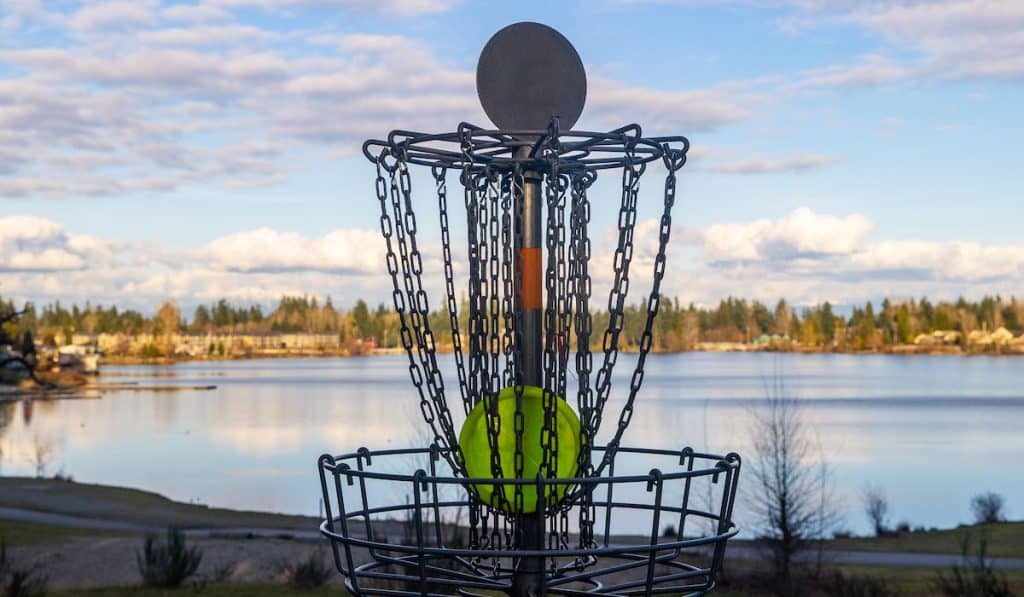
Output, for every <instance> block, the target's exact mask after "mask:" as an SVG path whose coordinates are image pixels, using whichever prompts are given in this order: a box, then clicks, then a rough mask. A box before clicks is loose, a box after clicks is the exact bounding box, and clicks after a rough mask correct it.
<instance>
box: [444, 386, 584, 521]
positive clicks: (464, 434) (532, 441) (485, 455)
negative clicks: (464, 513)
mask: <svg viewBox="0 0 1024 597" xmlns="http://www.w3.org/2000/svg"><path fill="white" fill-rule="evenodd" d="M554 403H555V408H556V414H555V421H556V433H557V436H558V458H557V463H556V471H555V472H556V475H557V476H558V478H561V479H565V478H572V477H575V476H576V469H577V458H578V457H579V454H580V420H579V418H578V417H577V416H576V413H575V412H573V410H572V407H571V406H569V404H568V403H567V402H566V401H565V400H562V399H561V398H558V397H557V396H556V397H554ZM488 406H489V401H487V400H481V401H480V402H478V403H477V405H476V406H475V407H473V410H471V411H470V413H469V416H468V417H466V422H465V423H464V424H463V425H462V431H461V432H460V433H459V447H460V448H461V449H462V455H463V457H464V458H465V462H466V471H467V473H468V475H469V477H470V478H472V479H493V478H494V475H493V474H492V472H491V446H490V442H489V441H488V439H487V408H488ZM522 412H523V426H524V429H523V438H522V447H523V476H522V478H523V479H530V480H533V479H536V478H537V473H538V472H539V471H540V470H541V465H542V464H543V461H544V450H543V448H542V446H541V442H540V436H541V429H542V428H543V427H544V390H542V389H541V388H538V387H535V386H523V398H522ZM515 413H516V391H515V388H512V387H508V388H505V389H503V390H502V391H501V392H499V393H498V420H499V421H500V423H501V427H500V430H499V432H498V452H499V455H500V458H501V472H502V478H505V479H514V478H515V477H516V471H515V450H516V434H515ZM472 487H473V490H474V491H475V492H476V494H477V496H478V497H479V498H480V501H482V502H483V503H485V504H490V505H491V506H493V507H495V508H504V509H511V508H514V504H515V486H514V485H511V484H510V485H503V486H499V491H504V493H505V500H504V501H505V502H506V503H505V504H503V503H502V500H501V499H499V496H498V495H495V486H494V485H493V484H490V483H477V484H474V485H473V486H472ZM546 487H547V490H546V491H545V501H546V502H547V504H549V505H550V504H555V503H557V502H559V501H561V499H562V498H564V497H565V494H566V493H568V491H569V489H570V486H569V485H568V484H551V485H547V486H546ZM522 488H523V507H522V512H520V514H529V513H531V512H536V511H537V488H536V486H534V485H533V484H529V485H523V486H522Z"/></svg>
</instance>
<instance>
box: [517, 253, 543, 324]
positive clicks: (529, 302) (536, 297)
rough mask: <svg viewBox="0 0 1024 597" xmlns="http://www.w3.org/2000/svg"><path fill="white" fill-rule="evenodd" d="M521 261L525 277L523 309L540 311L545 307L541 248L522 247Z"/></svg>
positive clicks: (521, 289) (522, 291)
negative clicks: (542, 289) (542, 292)
mask: <svg viewBox="0 0 1024 597" xmlns="http://www.w3.org/2000/svg"><path fill="white" fill-rule="evenodd" d="M519 260H520V263H522V264H523V270H522V271H523V277H522V278H521V283H522V286H521V287H520V292H521V293H522V296H523V309H540V308H541V307H542V306H543V298H542V294H541V282H542V280H543V279H544V275H543V273H542V271H543V270H541V267H540V261H541V248H540V247H522V248H521V249H519Z"/></svg>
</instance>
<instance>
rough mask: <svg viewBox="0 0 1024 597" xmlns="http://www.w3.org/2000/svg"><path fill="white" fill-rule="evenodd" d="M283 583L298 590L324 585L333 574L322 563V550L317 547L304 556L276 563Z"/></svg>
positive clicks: (328, 567) (308, 589)
mask: <svg viewBox="0 0 1024 597" xmlns="http://www.w3.org/2000/svg"><path fill="white" fill-rule="evenodd" d="M278 567H279V569H280V571H281V576H282V577H283V579H284V582H285V584H287V585H288V586H289V587H291V588H293V589H298V590H300V591H311V590H313V589H317V588H320V587H322V586H324V585H325V584H326V583H327V581H328V580H330V578H331V574H333V570H332V569H331V567H330V566H328V565H327V564H325V563H324V551H323V549H322V548H320V547H318V548H316V549H315V550H313V551H312V552H310V553H309V554H307V555H306V557H305V558H302V559H299V560H294V561H284V562H281V563H280V564H279V565H278Z"/></svg>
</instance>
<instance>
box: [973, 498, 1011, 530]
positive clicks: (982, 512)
mask: <svg viewBox="0 0 1024 597" xmlns="http://www.w3.org/2000/svg"><path fill="white" fill-rule="evenodd" d="M1005 503H1006V500H1004V499H1003V496H1001V495H999V494H998V493H995V492H993V491H986V492H985V493H980V494H978V495H976V496H974V499H972V500H971V511H972V512H974V521H975V522H979V523H986V524H991V523H994V522H1003V521H1004V520H1006V517H1005V515H1004V514H1003V506H1004V505H1005Z"/></svg>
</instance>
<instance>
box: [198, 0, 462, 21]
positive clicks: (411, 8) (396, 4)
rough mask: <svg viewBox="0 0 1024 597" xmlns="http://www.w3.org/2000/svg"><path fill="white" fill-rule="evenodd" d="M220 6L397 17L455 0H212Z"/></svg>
mask: <svg viewBox="0 0 1024 597" xmlns="http://www.w3.org/2000/svg"><path fill="white" fill-rule="evenodd" d="M214 3H215V4H217V5H220V6H232V7H234V6H258V7H261V8H265V9H268V10H280V9H282V8H286V7H293V6H321V7H328V8H339V9H342V10H346V11H349V12H353V13H375V14H384V15H391V16H397V17H405V18H411V17H418V16H423V15H429V14H437V13H442V12H446V11H448V10H450V9H451V8H452V7H453V6H455V4H456V3H457V0H214Z"/></svg>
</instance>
